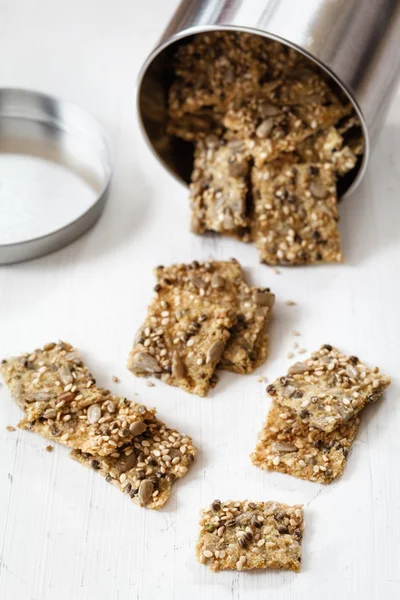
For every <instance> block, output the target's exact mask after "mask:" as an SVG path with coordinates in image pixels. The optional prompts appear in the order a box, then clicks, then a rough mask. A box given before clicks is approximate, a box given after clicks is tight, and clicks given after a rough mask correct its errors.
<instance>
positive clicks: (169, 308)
mask: <svg viewBox="0 0 400 600" xmlns="http://www.w3.org/2000/svg"><path fill="white" fill-rule="evenodd" d="M155 290H156V297H155V298H154V300H153V301H152V303H151V304H150V306H149V309H148V314H147V318H146V320H145V322H144V324H143V326H142V327H141V329H140V330H139V332H138V333H137V335H136V338H135V342H134V346H133V349H132V352H131V353H130V355H129V360H128V369H129V370H130V371H132V373H134V375H137V376H139V377H148V376H149V375H154V376H156V377H159V378H160V379H162V381H164V382H165V383H168V384H169V385H175V386H178V387H181V388H182V389H184V390H185V391H187V392H191V393H192V394H198V395H199V396H205V395H206V394H207V392H208V389H209V388H210V385H211V384H212V383H213V380H212V378H213V376H214V371H215V368H216V365H217V363H218V362H219V360H220V358H221V355H222V352H223V350H224V348H225V345H226V343H227V341H228V339H229V336H230V333H229V330H230V328H231V327H232V326H233V325H234V323H235V320H236V316H235V314H234V313H233V312H232V311H231V310H227V309H225V308H223V307H221V308H220V307H218V306H216V305H214V304H205V303H203V302H201V297H199V298H197V299H195V298H193V294H191V293H190V292H188V291H186V290H185V289H182V288H181V287H179V286H171V285H169V284H168V283H167V282H166V281H163V282H162V283H158V284H157V285H156V287H155Z"/></svg>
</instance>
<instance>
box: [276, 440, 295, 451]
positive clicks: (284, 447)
mask: <svg viewBox="0 0 400 600" xmlns="http://www.w3.org/2000/svg"><path fill="white" fill-rule="evenodd" d="M274 450H275V451H276V452H297V450H298V448H296V446H295V445H294V444H290V443H289V442H276V443H275V444H274Z"/></svg>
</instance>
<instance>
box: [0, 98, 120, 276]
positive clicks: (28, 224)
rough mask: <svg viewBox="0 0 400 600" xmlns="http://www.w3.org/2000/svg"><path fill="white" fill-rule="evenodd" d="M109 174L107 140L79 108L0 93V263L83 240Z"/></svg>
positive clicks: (101, 200) (52, 100)
mask: <svg viewBox="0 0 400 600" xmlns="http://www.w3.org/2000/svg"><path fill="white" fill-rule="evenodd" d="M111 172H112V169H111V153H110V145H109V142H108V139H107V135H106V133H105V131H104V130H103V127H102V126H101V125H100V123H99V122H98V121H97V120H96V119H95V118H94V117H92V116H91V115H90V114H89V113H87V112H86V111H85V110H83V109H82V108H81V107H79V106H77V105H75V104H73V103H71V102H67V101H65V100H58V99H56V98H52V97H50V96H47V95H45V94H41V93H38V92H33V91H28V90H22V89H0V264H8V263H14V262H19V261H24V260H30V259H33V258H37V257H39V256H42V255H44V254H47V253H49V252H53V251H54V250H58V249H59V248H61V247H63V246H65V245H66V244H69V243H70V242H72V241H73V240H75V239H76V238H78V237H79V236H80V235H82V234H83V233H84V232H85V231H86V230H87V229H88V228H89V227H91V226H92V225H93V224H94V223H95V222H96V220H97V219H98V218H99V216H100V214H101V212H102V210H103V208H104V204H105V201H106V197H107V192H108V188H109V184H110V179H111Z"/></svg>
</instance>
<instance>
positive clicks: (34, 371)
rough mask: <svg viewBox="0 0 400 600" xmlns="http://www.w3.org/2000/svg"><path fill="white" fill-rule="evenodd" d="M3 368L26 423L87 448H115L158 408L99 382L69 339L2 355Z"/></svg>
mask: <svg viewBox="0 0 400 600" xmlns="http://www.w3.org/2000/svg"><path fill="white" fill-rule="evenodd" d="M1 373H2V375H3V378H4V380H5V382H6V384H7V385H8V387H9V388H10V391H11V395H12V397H13V400H14V401H15V402H16V403H17V404H18V405H19V406H20V407H21V408H22V410H23V411H24V413H25V414H24V418H23V420H22V421H21V422H20V423H19V426H20V427H21V428H22V429H29V430H30V431H34V432H35V433H38V434H39V435H42V436H43V437H45V438H47V439H49V440H52V441H53V440H54V441H57V442H59V443H61V444H64V445H65V446H69V447H71V448H75V449H80V450H82V451H84V452H91V453H93V454H99V455H102V456H104V455H108V454H111V453H114V452H115V451H116V449H117V448H118V447H120V446H123V445H124V444H126V443H127V442H128V441H131V439H132V431H134V430H135V429H136V428H137V427H142V426H144V425H143V423H146V421H147V420H148V419H151V418H152V417H153V415H154V413H155V410H154V409H150V410H149V409H147V408H146V407H145V406H143V405H140V404H134V403H131V402H128V400H126V399H125V398H118V397H115V396H112V395H111V392H109V391H108V390H103V389H100V388H98V387H96V385H95V383H96V382H95V379H94V377H93V376H92V375H91V373H90V372H89V370H88V369H87V367H86V366H85V365H84V364H83V363H82V360H81V357H80V354H79V352H78V350H76V349H75V348H73V347H72V346H71V345H70V344H67V343H66V342H59V343H58V344H54V343H51V344H47V345H46V346H45V347H44V348H43V349H38V350H35V351H34V352H32V353H31V354H24V355H22V356H19V357H17V358H10V359H8V360H3V361H2V363H1Z"/></svg>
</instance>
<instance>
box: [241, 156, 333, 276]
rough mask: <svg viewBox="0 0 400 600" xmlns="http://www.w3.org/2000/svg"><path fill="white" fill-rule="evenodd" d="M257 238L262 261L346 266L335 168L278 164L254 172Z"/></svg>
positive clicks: (286, 162) (254, 234)
mask: <svg viewBox="0 0 400 600" xmlns="http://www.w3.org/2000/svg"><path fill="white" fill-rule="evenodd" d="M252 184H253V198H254V217H253V224H252V237H253V240H254V243H255V245H256V247H257V249H258V251H259V255H260V259H261V262H264V263H267V264H270V265H276V264H281V265H300V264H312V263H319V262H341V261H342V255H341V251H340V240H339V232H338V229H337V221H338V218H339V217H338V209H337V197H336V185H335V175H334V171H333V169H332V167H331V166H329V165H323V166H321V165H318V164H314V165H309V164H304V163H303V164H292V162H291V161H289V162H288V161H286V160H283V159H282V160H277V161H274V162H272V163H270V164H268V165H265V166H264V167H263V168H262V169H261V168H260V169H256V168H253V171H252Z"/></svg>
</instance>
